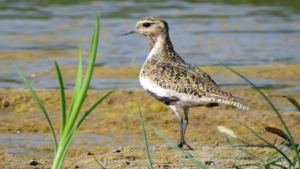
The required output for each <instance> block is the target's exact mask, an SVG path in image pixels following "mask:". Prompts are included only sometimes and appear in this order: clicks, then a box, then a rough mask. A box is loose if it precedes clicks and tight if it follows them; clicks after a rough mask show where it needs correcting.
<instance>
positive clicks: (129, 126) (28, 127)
mask: <svg viewBox="0 0 300 169" xmlns="http://www.w3.org/2000/svg"><path fill="white" fill-rule="evenodd" d="M295 65H297V64H295ZM295 65H292V66H291V65H284V64H282V65H280V66H278V64H274V65H273V66H272V65H267V68H268V70H269V71H268V72H272V73H271V74H272V76H270V78H273V79H274V81H278V80H279V81H280V80H284V79H288V80H290V79H292V80H294V81H295V77H296V76H294V79H293V75H297V74H298V73H299V72H298V71H299V69H295V68H293V66H295ZM289 67H290V68H293V69H291V70H295V72H290V73H291V74H287V73H286V72H285V71H283V70H282V69H285V68H287V69H288V68H289ZM206 69H207V70H206V71H208V70H209V69H210V68H206ZM254 70H257V71H258V72H259V71H261V69H260V68H259V67H258V68H257V69H253V70H252V72H251V74H252V76H254V75H258V74H259V73H257V72H256V71H254ZM240 71H242V72H243V71H244V72H247V71H246V70H242V69H241V70H240ZM208 72H209V71H208ZM261 72H262V73H261V75H262V76H267V75H266V74H265V73H266V71H261ZM223 73H224V72H223ZM274 73H275V74H278V76H274V77H273V74H274ZM212 74H214V72H212ZM253 74H254V75H253ZM280 75H284V77H285V78H277V77H282V76H280ZM130 76H131V75H130ZM298 77H300V76H298ZM252 78H255V76H254V77H252ZM297 85H299V84H297ZM222 90H224V91H227V92H231V93H235V94H237V95H240V96H242V97H244V98H247V99H250V100H253V101H255V103H245V105H246V106H248V107H249V108H250V110H248V111H245V110H238V109H237V108H234V107H231V106H219V107H216V108H212V109H211V108H205V107H199V108H192V109H191V111H190V116H189V119H190V123H189V126H188V131H187V133H186V141H187V142H188V143H189V144H190V145H191V146H192V147H193V148H194V149H195V150H193V151H191V150H186V149H185V150H186V152H187V153H189V154H190V155H192V156H193V157H194V158H195V159H196V160H198V161H199V162H201V163H202V164H204V165H206V166H208V167H209V168H228V167H233V166H235V165H238V164H259V163H260V162H259V161H258V160H256V159H255V158H253V157H252V156H250V155H249V154H247V153H245V152H244V151H242V150H241V149H240V148H237V147H231V146H229V145H228V143H227V142H226V139H225V134H222V133H220V132H219V131H218V126H224V127H227V128H229V129H231V130H233V131H234V132H235V133H236V134H237V135H238V136H240V137H241V138H243V139H244V140H246V141H248V142H250V143H252V144H254V145H257V144H262V143H263V142H262V141H261V140H259V139H258V138H257V137H256V136H255V135H253V134H252V133H251V132H250V131H249V130H248V129H246V128H245V127H243V126H241V125H240V124H238V123H236V121H237V122H241V123H243V124H245V125H247V126H249V127H250V128H252V129H253V130H254V131H256V132H257V133H258V134H259V135H261V136H262V137H264V138H265V139H266V140H268V141H270V142H272V143H273V142H274V140H275V138H278V136H276V135H274V134H270V133H268V132H266V131H265V130H264V127H265V126H271V127H277V128H280V129H283V127H282V125H281V124H280V121H279V120H278V118H277V116H276V115H275V113H274V112H273V111H272V110H271V108H270V106H269V105H268V104H267V102H266V101H265V100H264V99H263V98H262V97H261V96H260V95H259V94H258V93H257V92H256V91H255V90H253V89H251V88H240V87H234V88H222ZM35 91H36V92H37V94H38V96H39V97H40V99H41V101H42V103H43V104H44V106H45V108H46V110H47V111H48V113H49V115H50V118H51V120H52V123H53V126H54V129H55V132H56V133H57V134H58V133H59V131H60V117H59V114H60V104H59V101H60V99H59V92H58V90H57V89H35ZM108 91H109V90H90V91H89V92H88V94H87V98H86V101H85V102H84V104H83V106H82V112H83V111H84V110H86V109H87V108H88V107H89V106H90V105H91V104H92V103H93V102H94V101H95V100H96V99H98V98H100V97H101V96H103V95H104V94H105V93H107V92H108ZM263 92H264V93H265V94H267V95H268V96H269V98H270V99H271V101H272V102H273V103H274V104H275V105H276V107H277V108H278V110H279V112H280V114H281V116H282V117H283V119H284V121H285V122H286V124H287V126H288V127H289V129H290V131H291V133H292V134H293V137H294V139H295V140H296V142H299V139H300V134H299V130H300V114H299V112H297V111H296V110H295V109H293V108H292V105H291V103H290V102H288V101H287V100H286V98H283V97H282V96H283V95H288V96H291V97H294V98H295V99H296V100H298V101H299V100H300V93H299V92H288V91H280V90H263ZM66 98H67V103H70V100H71V98H72V90H66ZM137 103H138V104H139V105H140V107H141V111H142V113H143V117H144V119H145V120H146V121H148V122H149V123H150V124H152V125H154V126H155V127H157V128H158V129H159V130H160V131H161V132H163V133H164V134H165V135H166V136H168V137H169V138H170V139H171V140H173V141H174V142H177V141H178V139H179V124H178V122H177V119H176V116H175V115H174V114H173V112H172V111H171V110H170V109H169V108H168V107H167V106H166V105H164V104H162V103H160V102H158V101H156V100H154V99H153V98H151V97H150V96H149V95H148V94H147V93H146V92H145V91H144V90H143V89H140V88H138V89H126V90H122V89H119V90H116V91H115V92H114V93H113V94H112V95H111V96H109V97H108V98H107V99H106V100H104V101H103V102H102V103H101V104H100V105H99V106H97V108H96V109H95V110H94V111H93V112H92V114H91V115H90V116H89V117H88V118H87V119H86V120H85V121H84V122H83V123H82V125H81V126H80V128H79V129H78V136H77V138H76V137H75V140H80V139H81V141H79V142H76V143H74V144H72V145H71V148H70V150H69V151H68V153H67V157H66V158H65V162H64V168H101V167H100V166H99V165H98V164H97V162H96V160H95V159H97V160H98V161H99V162H100V163H101V164H102V165H103V166H104V167H105V168H147V162H146V159H147V155H146V152H145V148H144V141H143V137H142V130H141V123H140V121H139V120H138V119H137V118H136V117H134V116H133V115H132V114H130V113H129V111H128V110H127V109H126V107H125V106H128V107H129V108H131V109H132V110H133V111H135V112H137ZM0 105H1V106H0V112H1V114H0V135H2V136H4V135H5V134H11V136H12V137H11V138H5V139H3V138H1V139H0V142H1V145H0V166H1V167H0V168H50V167H51V164H52V160H53V151H54V149H53V145H52V142H51V138H50V142H49V141H48V142H45V143H42V144H37V145H34V144H30V142H31V141H30V137H37V136H41V140H42V141H43V139H45V141H46V140H49V137H47V138H46V137H44V136H46V135H47V136H48V135H50V132H49V127H48V124H47V123H46V120H45V118H44V117H43V115H42V112H41V110H40V108H39V107H38V106H37V104H36V102H35V100H34V99H33V98H32V96H31V94H30V92H29V91H28V90H27V89H0ZM146 132H147V138H148V142H149V145H150V146H151V148H150V153H151V157H152V161H153V166H154V167H155V168H198V167H197V166H196V165H195V164H194V163H192V161H191V160H189V159H187V158H186V157H185V156H184V155H182V154H180V153H179V152H178V151H177V150H176V149H174V148H173V147H172V146H171V145H169V144H168V143H167V142H166V141H165V140H164V139H163V138H162V137H160V136H159V135H157V133H156V132H155V131H153V130H152V129H151V128H149V127H147V126H146ZM17 134H23V135H24V137H27V136H28V138H18V139H20V142H21V140H22V139H25V141H26V139H28V140H27V142H24V140H23V141H22V145H16V144H15V143H16V142H18V139H16V138H15V135H17ZM90 135H96V136H98V135H99V137H108V138H104V139H102V140H98V141H94V140H93V139H88V138H89V136H90ZM85 138H86V139H85ZM232 140H233V141H235V142H236V143H238V144H239V145H243V143H242V142H240V141H239V140H237V139H234V138H232ZM23 143H24V144H23ZM12 149H13V150H14V151H13V152H12V151H10V150H12ZM243 149H245V150H247V151H249V152H251V153H253V154H255V155H256V156H258V157H261V158H262V159H267V157H268V156H269V155H270V154H271V153H272V152H274V150H272V149H271V148H261V147H248V148H246V147H243ZM291 153H292V152H291ZM281 164H282V165H286V163H285V162H281ZM254 168H255V167H254Z"/></svg>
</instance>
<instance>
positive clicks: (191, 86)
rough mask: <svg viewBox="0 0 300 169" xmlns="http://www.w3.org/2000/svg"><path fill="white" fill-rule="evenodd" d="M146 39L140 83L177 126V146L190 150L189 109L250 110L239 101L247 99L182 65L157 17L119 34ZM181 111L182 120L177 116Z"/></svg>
mask: <svg viewBox="0 0 300 169" xmlns="http://www.w3.org/2000/svg"><path fill="white" fill-rule="evenodd" d="M130 34H142V35H145V36H147V38H148V41H149V46H150V53H149V54H148V57H147V59H146V61H145V62H144V64H143V66H142V68H141V71H140V74H139V80H140V83H141V85H142V86H143V88H144V90H145V91H146V92H147V93H149V94H150V95H151V96H153V97H154V98H155V99H157V100H159V101H160V102H162V103H164V104H166V105H167V106H169V107H170V108H171V109H172V110H173V112H174V113H175V115H176V116H177V119H178V122H179V124H180V141H179V142H178V147H180V148H183V146H184V145H185V146H186V147H187V148H188V149H190V150H193V148H192V147H191V146H190V145H189V144H187V142H186V141H185V139H184V136H185V133H186V129H187V126H188V123H189V119H188V114H189V109H190V107H199V106H206V107H215V106H219V105H220V104H225V105H232V106H235V107H238V108H240V109H246V110H247V109H249V108H248V107H246V106H243V105H242V104H240V103H239V102H238V101H246V102H249V101H250V100H246V99H243V98H241V97H239V96H236V95H233V94H231V93H227V92H224V91H222V90H221V89H220V88H219V87H218V85H217V84H216V83H215V81H214V80H213V79H212V78H211V77H210V76H209V75H208V74H207V73H206V72H204V71H203V70H201V69H200V68H198V67H197V66H194V65H191V64H189V63H187V62H185V61H184V60H183V59H182V58H181V57H180V56H179V55H178V54H177V53H176V51H175V50H174V47H173V45H172V42H171V40H170V35H169V25H168V23H167V22H166V21H165V20H163V19H161V18H159V17H144V18H142V19H140V20H139V21H138V22H137V24H136V27H135V29H133V30H130V31H127V32H124V33H123V34H122V35H130ZM180 108H182V109H183V112H184V115H185V116H184V118H182V116H181V114H180Z"/></svg>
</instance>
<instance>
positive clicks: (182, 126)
mask: <svg viewBox="0 0 300 169" xmlns="http://www.w3.org/2000/svg"><path fill="white" fill-rule="evenodd" d="M169 107H170V108H171V109H172V110H173V111H174V113H175V114H176V116H177V119H178V122H179V124H180V141H179V142H178V147H180V148H182V147H183V145H186V146H187V147H188V148H189V149H190V150H193V149H192V148H191V147H190V146H189V145H188V144H187V143H186V142H185V140H184V134H185V131H186V127H187V124H188V116H187V114H188V110H189V108H184V113H185V120H183V119H182V117H181V115H180V111H179V107H178V106H175V105H170V106H169ZM186 110H187V111H186ZM186 112H187V113H186Z"/></svg>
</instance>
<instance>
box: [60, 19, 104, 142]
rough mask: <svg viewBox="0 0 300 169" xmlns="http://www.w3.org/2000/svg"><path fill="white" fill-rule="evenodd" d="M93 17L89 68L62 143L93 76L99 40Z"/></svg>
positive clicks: (74, 119) (96, 25) (97, 27)
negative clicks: (93, 25)
mask: <svg viewBox="0 0 300 169" xmlns="http://www.w3.org/2000/svg"><path fill="white" fill-rule="evenodd" d="M95 17H96V23H95V27H94V33H93V37H92V42H91V51H90V62H89V66H88V69H87V72H86V75H85V79H84V82H83V85H82V88H81V90H80V92H79V94H78V97H77V98H76V101H75V103H74V106H73V107H72V111H71V112H70V114H69V118H68V120H67V124H66V127H65V131H64V133H63V135H62V138H61V140H62V141H64V139H66V137H67V135H68V133H69V132H70V130H71V129H72V127H73V125H74V123H75V121H76V118H77V116H78V113H79V111H80V108H81V105H82V103H83V100H84V98H85V96H86V92H87V90H88V88H89V84H90V80H91V77H92V74H93V69H94V64H95V59H96V54H97V47H98V38H99V17H98V15H97V14H96V13H95Z"/></svg>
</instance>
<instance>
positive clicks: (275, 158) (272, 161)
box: [220, 63, 300, 169]
mask: <svg viewBox="0 0 300 169" xmlns="http://www.w3.org/2000/svg"><path fill="white" fill-rule="evenodd" d="M220 64H221V65H223V66H224V67H226V68H227V69H229V70H231V71H232V72H234V73H235V74H237V75H238V76H240V77H241V78H243V79H244V80H245V81H247V82H248V83H249V84H250V85H251V86H252V87H253V88H254V89H255V90H256V91H258V92H259V93H260V94H261V95H262V96H263V97H264V99H265V100H266V101H267V102H268V104H269V105H270V106H271V108H272V109H273V111H274V112H275V114H276V115H277V118H278V119H279V120H280V122H281V124H282V126H283V127H284V129H285V131H286V133H287V140H288V141H289V142H290V143H291V145H292V146H291V147H292V148H293V150H294V151H295V153H294V154H291V153H288V152H287V150H283V149H281V148H278V147H276V146H275V145H273V144H271V143H270V142H268V141H266V140H265V139H264V138H262V137H261V136H259V135H258V134H257V133H256V132H255V131H253V130H252V129H251V128H250V127H248V126H246V125H244V124H242V123H239V122H238V123H239V124H241V125H242V126H244V127H246V128H247V129H249V130H250V131H251V132H252V133H253V134H254V135H256V136H257V137H258V138H259V139H260V140H262V141H263V142H265V143H266V144H267V145H268V146H270V147H271V148H273V149H275V150H276V152H275V153H273V154H271V155H270V156H269V157H268V158H267V160H266V161H263V160H262V159H260V158H259V157H256V156H255V155H253V154H251V153H249V152H247V151H246V150H243V151H245V152H246V153H248V154H249V155H251V156H252V157H254V158H255V159H257V160H259V161H260V162H262V165H256V164H244V165H243V166H251V165H255V166H257V167H259V168H269V167H270V166H272V165H274V166H278V167H281V168H286V167H284V166H282V165H278V164H276V162H279V161H281V160H284V161H286V162H287V163H288V165H289V167H288V168H291V169H294V168H296V166H297V163H298V166H299V165H300V158H299V150H300V144H298V145H297V144H295V142H294V139H293V137H292V135H291V133H290V131H289V129H288V127H287V126H286V124H285V122H284V121H283V119H282V118H281V115H280V114H279V112H278V111H277V109H276V108H275V106H274V104H273V103H272V102H271V101H270V100H269V99H268V97H267V96H266V95H265V94H264V93H263V92H262V91H261V90H260V89H259V88H258V87H257V86H255V85H254V84H253V83H252V82H251V81H249V80H248V79H247V78H246V77H244V76H243V75H241V74H240V73H238V72H236V71H234V70H233V69H231V68H230V67H228V66H226V65H224V64H223V63H220ZM284 97H286V96H284ZM286 98H287V99H288V100H289V101H290V102H291V103H292V104H293V105H294V106H295V108H296V109H297V110H298V111H299V112H300V106H299V103H298V102H297V101H296V100H295V99H293V98H291V97H286ZM227 140H230V139H227ZM228 143H229V144H230V145H233V143H232V141H231V140H230V141H228ZM287 154H289V155H290V156H292V159H290V158H289V157H288V156H287ZM279 155H281V156H279ZM239 166H240V165H237V166H234V167H235V168H240V167H239Z"/></svg>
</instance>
